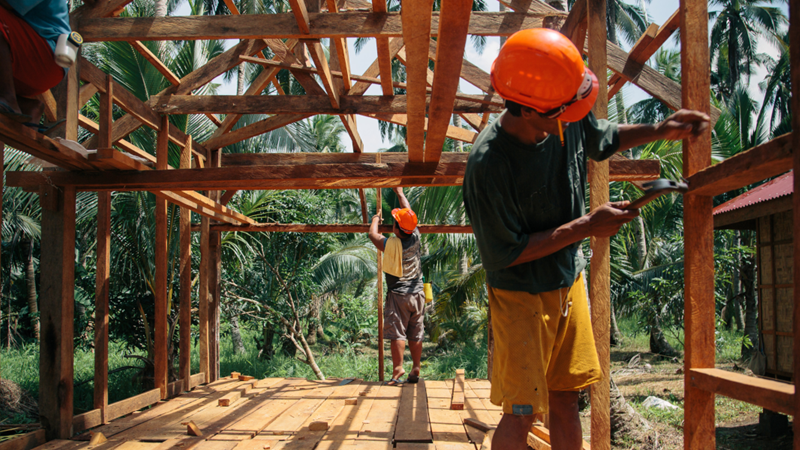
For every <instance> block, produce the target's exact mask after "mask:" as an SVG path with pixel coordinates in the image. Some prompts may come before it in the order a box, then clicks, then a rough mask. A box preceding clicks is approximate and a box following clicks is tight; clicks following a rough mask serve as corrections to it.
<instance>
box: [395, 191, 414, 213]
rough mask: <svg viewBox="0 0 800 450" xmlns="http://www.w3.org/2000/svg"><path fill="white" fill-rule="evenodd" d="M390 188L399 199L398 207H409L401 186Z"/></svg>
mask: <svg viewBox="0 0 800 450" xmlns="http://www.w3.org/2000/svg"><path fill="white" fill-rule="evenodd" d="M392 190H393V191H394V193H395V194H397V200H398V201H400V207H401V208H408V209H411V204H410V203H408V199H407V198H406V195H405V194H403V188H402V187H396V188H392Z"/></svg>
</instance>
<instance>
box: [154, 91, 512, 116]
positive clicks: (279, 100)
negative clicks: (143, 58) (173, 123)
mask: <svg viewBox="0 0 800 450" xmlns="http://www.w3.org/2000/svg"><path fill="white" fill-rule="evenodd" d="M472 97H475V100H474V101H473V100H471V98H472ZM484 97H485V96H483V95H476V96H466V95H462V96H460V98H458V99H456V101H455V104H454V105H453V112H454V113H484V112H502V111H503V108H502V107H501V106H498V105H494V104H492V105H487V104H485V103H483V99H484ZM468 98H470V100H467V99H468ZM427 101H428V104H430V96H428V97H427ZM340 105H341V106H340V108H339V109H336V108H333V107H332V106H331V103H330V100H329V99H328V96H327V95H257V96H248V95H214V96H211V95H208V96H198V95H172V96H166V97H164V98H163V99H162V101H161V102H160V103H159V104H158V105H157V106H156V107H155V110H156V111H158V112H160V113H163V114H205V113H212V114H213V113H219V114H331V115H338V114H406V113H407V109H408V98H407V96H405V95H395V96H391V97H389V96H383V95H367V96H364V95H358V96H351V95H343V96H341V97H340Z"/></svg>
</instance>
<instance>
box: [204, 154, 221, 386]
mask: <svg viewBox="0 0 800 450" xmlns="http://www.w3.org/2000/svg"><path fill="white" fill-rule="evenodd" d="M210 156H211V157H210V158H209V160H210V161H209V166H210V167H220V166H221V165H222V164H221V163H222V151H221V150H216V151H213V152H211V155H210ZM210 197H211V199H212V200H214V201H219V198H220V191H214V192H212V193H211V195H210ZM220 239H221V236H220V234H219V232H214V233H211V234H210V235H209V254H210V257H209V268H208V301H209V308H208V309H209V318H208V320H209V325H208V329H209V331H208V335H209V369H210V370H211V372H210V374H209V375H207V376H206V379H207V380H208V382H209V383H210V382H212V381H216V380H218V379H219V319H220V295H221V292H220V282H221V280H222V248H221V241H220Z"/></svg>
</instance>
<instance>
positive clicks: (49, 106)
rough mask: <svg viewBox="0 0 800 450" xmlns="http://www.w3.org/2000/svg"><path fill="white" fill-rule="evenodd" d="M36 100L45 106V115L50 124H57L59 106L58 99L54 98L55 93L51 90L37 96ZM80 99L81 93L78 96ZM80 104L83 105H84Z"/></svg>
mask: <svg viewBox="0 0 800 450" xmlns="http://www.w3.org/2000/svg"><path fill="white" fill-rule="evenodd" d="M79 92H80V91H79ZM36 98H37V99H38V100H39V101H40V102H42V104H43V105H44V115H45V117H46V118H47V120H48V121H50V122H55V121H56V120H58V117H57V114H58V112H57V109H58V105H57V104H56V98H55V97H54V96H53V93H52V92H51V91H50V90H47V91H45V92H43V93H41V94H39V95H37V96H36ZM78 98H80V93H79V94H78ZM79 104H81V105H83V103H79Z"/></svg>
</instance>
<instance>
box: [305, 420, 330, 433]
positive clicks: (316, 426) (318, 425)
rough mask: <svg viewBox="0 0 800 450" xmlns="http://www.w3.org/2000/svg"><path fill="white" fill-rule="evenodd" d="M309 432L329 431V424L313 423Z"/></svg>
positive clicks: (309, 427)
mask: <svg viewBox="0 0 800 450" xmlns="http://www.w3.org/2000/svg"><path fill="white" fill-rule="evenodd" d="M308 430H309V431H328V422H311V424H310V425H309V426H308Z"/></svg>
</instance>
